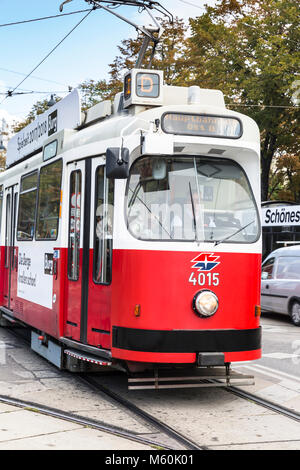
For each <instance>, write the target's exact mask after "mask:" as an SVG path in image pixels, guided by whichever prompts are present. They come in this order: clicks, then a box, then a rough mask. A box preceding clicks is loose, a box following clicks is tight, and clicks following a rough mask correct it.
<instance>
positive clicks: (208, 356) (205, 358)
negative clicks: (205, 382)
mask: <svg viewBox="0 0 300 470" xmlns="http://www.w3.org/2000/svg"><path fill="white" fill-rule="evenodd" d="M224 364H225V356H224V354H223V353H208V352H204V353H198V354H197V365H198V366H200V367H207V366H224Z"/></svg>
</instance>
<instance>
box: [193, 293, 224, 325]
mask: <svg viewBox="0 0 300 470" xmlns="http://www.w3.org/2000/svg"><path fill="white" fill-rule="evenodd" d="M218 307H219V299H218V297H217V296H216V294H214V293H213V292H212V291H210V290H202V291H201V292H198V293H197V294H196V295H195V297H194V299H193V309H194V311H195V312H196V313H197V314H198V315H200V316H201V317H206V318H208V317H211V316H212V315H214V314H215V313H216V311H217V310H218Z"/></svg>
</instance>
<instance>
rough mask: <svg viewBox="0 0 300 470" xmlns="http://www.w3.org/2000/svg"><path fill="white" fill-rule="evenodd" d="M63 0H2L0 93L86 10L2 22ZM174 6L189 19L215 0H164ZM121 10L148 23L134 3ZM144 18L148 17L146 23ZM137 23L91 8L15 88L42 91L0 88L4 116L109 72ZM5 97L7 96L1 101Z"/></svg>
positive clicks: (72, 6)
mask: <svg viewBox="0 0 300 470" xmlns="http://www.w3.org/2000/svg"><path fill="white" fill-rule="evenodd" d="M62 1H63V0H0V93H5V92H6V91H7V90H9V89H10V90H11V89H13V88H14V87H16V86H17V85H19V83H20V82H21V81H22V80H23V78H25V76H26V75H27V74H28V73H29V72H30V71H31V70H32V69H33V68H34V67H35V66H36V65H38V63H39V62H40V61H41V60H42V59H43V58H44V57H45V56H46V55H47V54H48V53H49V52H50V51H51V49H52V48H54V47H55V46H56V45H57V44H58V43H59V41H60V40H61V39H63V37H64V36H65V35H66V34H68V33H69V31H70V30H71V29H72V28H73V27H74V26H75V25H76V24H77V23H78V22H79V21H80V19H82V18H83V17H84V16H85V15H86V14H87V12H85V13H79V14H76V15H75V14H74V15H70V16H63V17H60V18H54V19H49V20H45V21H38V22H33V23H27V24H26V23H25V24H22V25H13V26H5V27H4V26H1V25H3V24H7V23H11V22H16V21H23V20H28V19H33V18H39V17H43V16H51V15H57V14H59V5H60V4H61V3H62ZM160 1H161V4H162V5H163V6H164V7H166V8H167V9H168V10H169V11H171V12H172V14H173V15H174V16H176V15H177V16H179V17H180V18H184V19H185V20H188V18H189V17H192V18H195V17H196V16H199V15H201V14H202V13H203V12H204V8H203V7H204V4H205V3H208V4H213V3H215V1H214V0H160ZM88 8H91V7H90V5H89V4H88V3H87V2H85V1H84V0H72V2H70V3H67V4H66V5H65V6H64V10H63V13H69V12H72V11H78V10H85V9H88ZM117 12H118V13H120V14H123V15H124V16H126V17H127V18H129V19H131V20H132V21H135V22H138V24H140V25H143V24H148V23H149V20H148V16H147V18H146V16H143V15H139V14H138V12H137V9H136V8H135V7H120V8H118V10H117ZM145 22H146V23H145ZM135 35H136V32H135V29H134V28H133V27H132V26H130V25H128V24H126V23H125V22H123V21H121V20H119V19H118V18H115V17H114V16H112V15H111V14H109V13H107V12H105V11H104V10H96V11H93V12H92V13H91V14H90V15H89V16H88V17H87V18H86V19H85V20H84V21H83V22H82V23H81V24H80V25H79V26H78V28H76V29H75V30H74V31H73V32H72V34H70V36H69V37H68V38H67V39H66V40H65V41H64V42H63V43H62V44H61V45H60V46H59V47H58V48H57V49H56V50H55V51H54V52H53V54H51V55H50V56H49V58H48V59H47V60H46V61H45V62H44V63H43V64H42V65H40V67H39V68H38V69H37V70H36V71H35V72H34V73H33V74H32V76H30V77H29V78H28V79H26V81H24V83H22V84H21V85H20V86H19V88H18V89H17V90H16V91H19V92H21V91H39V92H41V93H38V94H27V95H26V94H25V95H16V96H13V97H9V98H6V99H5V100H4V101H3V99H4V98H5V95H3V94H0V103H1V104H0V119H1V118H2V117H4V118H5V119H7V120H8V122H10V121H12V120H21V119H23V118H24V117H25V116H26V115H27V114H28V113H29V111H30V109H31V107H32V105H33V104H34V103H35V102H36V101H37V100H43V99H45V98H47V99H48V98H49V99H50V96H51V93H56V94H58V95H59V96H65V94H66V93H67V90H68V87H69V86H71V87H76V86H77V85H78V84H79V83H81V82H83V81H85V80H88V79H93V80H100V79H102V78H107V73H108V70H109V66H108V64H110V63H111V62H112V61H113V60H114V58H115V56H116V55H117V54H118V49H117V46H118V44H120V42H121V41H122V39H125V38H128V37H135ZM2 101H3V102H2Z"/></svg>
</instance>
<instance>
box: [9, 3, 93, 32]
mask: <svg viewBox="0 0 300 470" xmlns="http://www.w3.org/2000/svg"><path fill="white" fill-rule="evenodd" d="M86 11H90V9H89V8H88V9H85V10H78V11H71V12H70V13H61V14H60V15H52V16H43V17H41V18H32V19H30V20H22V21H14V22H13V23H4V24H0V28H4V27H6V26H16V25H19V24H25V23H33V22H35V21H43V20H51V19H52V18H60V17H61V16H68V15H77V14H78V13H85V12H86Z"/></svg>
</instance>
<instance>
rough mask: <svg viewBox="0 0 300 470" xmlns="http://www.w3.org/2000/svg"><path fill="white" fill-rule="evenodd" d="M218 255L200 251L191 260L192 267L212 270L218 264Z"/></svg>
mask: <svg viewBox="0 0 300 470" xmlns="http://www.w3.org/2000/svg"><path fill="white" fill-rule="evenodd" d="M219 258H220V256H216V255H215V254H214V253H200V255H198V256H197V257H196V258H194V259H192V260H191V263H194V264H193V266H192V268H197V269H198V271H206V272H207V271H212V270H213V269H214V268H215V267H216V266H218V264H220V262H219V261H217V260H218V259H219Z"/></svg>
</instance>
